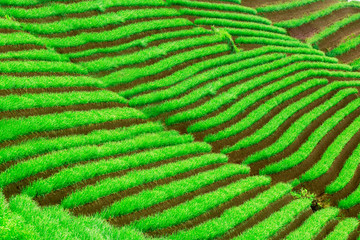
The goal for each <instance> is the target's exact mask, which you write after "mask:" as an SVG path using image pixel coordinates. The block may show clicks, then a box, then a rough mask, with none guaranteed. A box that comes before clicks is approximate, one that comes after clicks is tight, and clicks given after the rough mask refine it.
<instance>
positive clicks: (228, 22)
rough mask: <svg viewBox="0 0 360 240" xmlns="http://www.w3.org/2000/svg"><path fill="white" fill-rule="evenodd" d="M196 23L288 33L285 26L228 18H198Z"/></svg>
mask: <svg viewBox="0 0 360 240" xmlns="http://www.w3.org/2000/svg"><path fill="white" fill-rule="evenodd" d="M194 23H195V24H198V25H215V26H222V27H232V28H240V29H252V30H261V31H266V32H269V33H270V32H274V33H282V34H286V30H285V29H284V28H280V27H276V26H272V25H265V24H259V23H255V22H241V21H235V20H228V19H222V18H198V19H195V21H194Z"/></svg>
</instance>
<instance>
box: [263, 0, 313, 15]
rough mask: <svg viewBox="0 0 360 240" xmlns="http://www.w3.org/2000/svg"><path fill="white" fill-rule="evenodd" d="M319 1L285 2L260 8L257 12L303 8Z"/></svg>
mask: <svg viewBox="0 0 360 240" xmlns="http://www.w3.org/2000/svg"><path fill="white" fill-rule="evenodd" d="M319 1H320V0H301V1H292V2H284V3H278V4H273V5H269V6H265V7H258V8H256V11H257V12H258V13H266V12H277V11H284V10H288V9H293V8H298V7H302V6H305V5H308V4H312V3H315V2H319Z"/></svg>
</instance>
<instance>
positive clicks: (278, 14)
mask: <svg viewBox="0 0 360 240" xmlns="http://www.w3.org/2000/svg"><path fill="white" fill-rule="evenodd" d="M338 2H339V1H338V0H325V1H318V2H315V3H312V4H307V5H304V6H301V7H297V8H292V9H287V10H281V11H275V12H268V13H260V15H261V16H263V17H265V18H268V19H270V20H271V21H272V22H274V23H276V22H281V21H285V20H290V19H298V18H302V17H304V16H306V15H310V14H313V13H314V12H318V11H320V10H323V9H325V8H327V7H329V6H331V5H333V4H335V3H338ZM331 15H332V14H331Z"/></svg>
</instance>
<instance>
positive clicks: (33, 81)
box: [0, 63, 104, 89]
mask: <svg viewBox="0 0 360 240" xmlns="http://www.w3.org/2000/svg"><path fill="white" fill-rule="evenodd" d="M52 64H56V63H52ZM83 86H90V87H103V86H104V84H103V83H102V82H101V81H100V80H99V79H96V78H92V77H87V76H61V77H59V76H37V77H30V76H29V77H15V76H5V75H3V76H1V78H0V89H18V88H51V87H83Z"/></svg>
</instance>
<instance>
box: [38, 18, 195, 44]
mask: <svg viewBox="0 0 360 240" xmlns="http://www.w3.org/2000/svg"><path fill="white" fill-rule="evenodd" d="M192 25H194V24H193V23H192V22H190V21H189V20H187V19H185V18H174V19H162V20H152V21H144V22H138V23H133V24H129V25H125V26H120V27H118V28H115V29H113V30H109V31H103V32H82V33H80V34H78V35H75V36H70V37H63V38H45V37H43V38H41V40H42V41H43V42H45V43H46V45H47V46H49V47H55V48H65V47H76V46H81V45H84V44H86V43H91V42H110V41H115V40H118V39H122V38H126V37H130V36H131V35H134V34H137V33H142V32H146V31H151V30H160V29H166V28H176V27H183V26H192Z"/></svg>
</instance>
